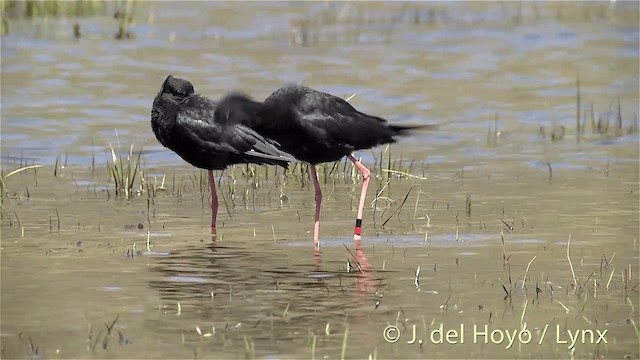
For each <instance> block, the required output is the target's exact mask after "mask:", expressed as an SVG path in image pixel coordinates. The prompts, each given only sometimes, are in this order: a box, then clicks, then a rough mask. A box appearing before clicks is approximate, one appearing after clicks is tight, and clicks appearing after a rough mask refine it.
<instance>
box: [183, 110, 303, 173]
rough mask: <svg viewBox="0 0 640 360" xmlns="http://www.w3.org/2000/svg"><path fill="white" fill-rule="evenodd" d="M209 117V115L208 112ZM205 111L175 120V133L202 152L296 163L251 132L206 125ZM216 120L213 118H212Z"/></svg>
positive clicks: (270, 143)
mask: <svg viewBox="0 0 640 360" xmlns="http://www.w3.org/2000/svg"><path fill="white" fill-rule="evenodd" d="M207 113H210V111H207ZM204 115H207V114H203V113H202V111H189V112H186V113H182V114H179V115H178V116H177V118H176V120H177V121H176V131H177V132H179V134H180V135H181V136H182V137H186V138H187V139H188V140H189V141H192V142H193V143H194V144H195V145H196V146H198V147H199V148H200V150H201V151H204V152H210V153H220V152H228V153H234V154H245V155H247V156H251V157H257V158H263V159H273V160H280V161H295V158H294V157H293V156H292V155H290V154H288V153H286V152H284V151H282V150H279V149H278V148H277V147H276V146H275V144H277V143H274V142H273V141H269V140H267V139H265V138H264V137H263V136H261V135H260V134H258V133H257V132H255V131H253V130H252V129H250V128H248V127H246V126H243V125H239V124H235V125H231V126H221V125H220V124H216V123H215V122H212V121H211V122H209V121H203V120H201V119H203V118H205V116H204ZM211 116H213V114H211Z"/></svg>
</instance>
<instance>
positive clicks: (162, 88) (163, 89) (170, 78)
mask: <svg viewBox="0 0 640 360" xmlns="http://www.w3.org/2000/svg"><path fill="white" fill-rule="evenodd" d="M173 80H174V77H173V75H169V76H167V78H166V79H165V80H164V82H163V83H162V87H161V88H160V94H164V93H165V92H167V90H166V88H167V84H169V82H170V81H173Z"/></svg>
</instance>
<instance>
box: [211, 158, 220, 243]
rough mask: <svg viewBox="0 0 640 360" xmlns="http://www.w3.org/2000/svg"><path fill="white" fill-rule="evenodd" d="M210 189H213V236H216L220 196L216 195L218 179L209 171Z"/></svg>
mask: <svg viewBox="0 0 640 360" xmlns="http://www.w3.org/2000/svg"><path fill="white" fill-rule="evenodd" d="M209 187H210V188H211V234H213V235H215V234H216V219H217V218H218V194H216V179H215V178H214V177H213V171H211V170H209Z"/></svg>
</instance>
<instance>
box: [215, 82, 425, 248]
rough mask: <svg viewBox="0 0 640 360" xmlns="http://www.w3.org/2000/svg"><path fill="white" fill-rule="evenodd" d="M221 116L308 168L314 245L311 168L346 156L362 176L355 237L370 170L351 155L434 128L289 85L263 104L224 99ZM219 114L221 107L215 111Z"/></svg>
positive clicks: (240, 97)
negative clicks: (400, 122)
mask: <svg viewBox="0 0 640 360" xmlns="http://www.w3.org/2000/svg"><path fill="white" fill-rule="evenodd" d="M223 101H224V103H225V104H224V107H225V108H226V109H227V110H225V114H231V115H230V116H231V117H233V118H235V119H236V120H237V121H241V122H243V123H247V124H251V128H252V129H254V130H256V131H257V132H259V133H260V134H262V135H263V136H265V137H268V138H270V139H273V140H275V141H277V142H278V143H279V144H280V145H281V146H282V149H283V150H284V151H286V152H287V153H289V154H292V155H293V156H295V157H296V158H297V159H298V160H301V161H304V162H307V163H309V164H311V165H310V167H309V169H310V173H311V174H310V175H311V177H312V180H313V181H314V187H315V191H316V219H315V224H314V242H315V243H316V245H318V244H319V242H318V241H319V238H318V237H319V235H318V234H319V221H320V203H321V200H322V192H321V191H320V185H319V183H318V180H317V175H316V171H315V165H316V164H319V163H323V162H329V161H336V160H339V159H341V158H342V157H344V156H347V157H348V158H349V160H351V161H352V162H353V163H354V165H355V166H356V167H357V168H358V170H359V171H360V173H361V174H362V176H363V184H362V192H361V196H360V204H359V208H358V217H357V219H356V226H355V230H354V233H355V235H356V236H359V235H360V232H361V225H362V212H363V208H364V200H365V196H366V192H367V187H368V183H369V177H370V172H369V170H368V169H367V168H366V167H365V166H364V165H362V164H361V163H360V162H359V161H358V160H356V159H355V158H354V157H353V155H351V153H352V152H353V151H355V150H361V149H368V148H372V147H374V146H377V145H382V144H388V143H393V142H395V141H396V136H399V135H407V134H409V133H410V132H411V131H412V130H416V129H433V128H435V127H436V126H435V125H418V126H401V125H392V124H389V123H388V122H387V120H385V119H383V118H380V117H377V116H371V115H367V114H364V113H362V112H360V111H358V110H356V109H355V108H354V107H353V106H351V104H349V103H348V102H347V101H346V100H344V99H341V98H339V97H336V96H333V95H330V94H327V93H323V92H320V91H316V90H313V89H310V88H308V87H304V86H299V85H290V86H286V87H283V88H281V89H278V90H276V91H275V92H273V93H272V94H271V95H270V96H269V97H267V99H266V100H265V101H264V102H263V103H260V102H256V101H253V100H251V99H250V98H248V97H246V96H243V95H242V94H233V95H229V96H227V97H226V98H225V99H224V100H223ZM219 110H220V109H219Z"/></svg>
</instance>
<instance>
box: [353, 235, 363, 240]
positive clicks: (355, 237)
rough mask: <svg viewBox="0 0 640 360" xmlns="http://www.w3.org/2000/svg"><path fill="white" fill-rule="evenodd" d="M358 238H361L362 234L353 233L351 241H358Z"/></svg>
mask: <svg viewBox="0 0 640 360" xmlns="http://www.w3.org/2000/svg"><path fill="white" fill-rule="evenodd" d="M360 240H362V236H360V235H358V234H353V241H360Z"/></svg>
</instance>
